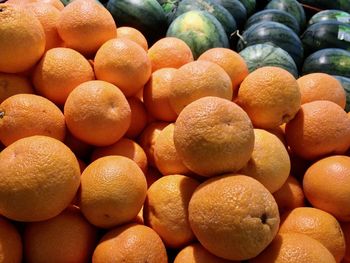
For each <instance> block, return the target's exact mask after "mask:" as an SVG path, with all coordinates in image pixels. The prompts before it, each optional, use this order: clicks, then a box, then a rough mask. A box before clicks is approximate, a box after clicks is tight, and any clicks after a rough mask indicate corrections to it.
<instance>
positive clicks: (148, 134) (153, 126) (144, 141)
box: [138, 121, 169, 167]
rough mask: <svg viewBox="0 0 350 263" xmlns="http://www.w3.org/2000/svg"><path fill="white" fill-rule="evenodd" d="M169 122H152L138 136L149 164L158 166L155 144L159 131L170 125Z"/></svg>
mask: <svg viewBox="0 0 350 263" xmlns="http://www.w3.org/2000/svg"><path fill="white" fill-rule="evenodd" d="M168 124H169V123H168V122H160V121H159V122H151V123H150V124H148V125H147V126H146V128H145V129H144V130H143V132H142V133H141V134H140V136H139V138H138V143H139V144H140V146H141V147H142V149H143V150H144V151H145V153H146V155H147V161H148V164H149V165H151V166H153V167H156V164H155V161H154V145H155V143H156V139H157V137H158V135H159V133H160V132H161V131H162V130H163V129H164V128H165V127H166V126H167V125H168Z"/></svg>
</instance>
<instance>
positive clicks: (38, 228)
mask: <svg viewBox="0 0 350 263" xmlns="http://www.w3.org/2000/svg"><path fill="white" fill-rule="evenodd" d="M23 239H24V244H25V259H26V262H28V263H30V262H33V263H34V262H35V263H40V262H47V260H48V259H51V260H52V261H54V262H62V263H63V262H77V263H78V262H81V263H84V262H88V261H89V259H90V258H91V255H92V252H93V249H94V247H95V244H96V243H97V229H96V228H95V227H93V226H92V225H91V224H89V222H87V221H86V219H85V218H84V217H83V215H82V214H81V212H80V210H79V209H78V208H77V207H75V206H69V207H68V208H67V209H66V210H64V211H63V212H62V213H60V214H59V215H58V216H56V217H54V218H51V219H49V220H45V221H41V222H33V223H28V224H26V225H25V229H24V235H23Z"/></svg>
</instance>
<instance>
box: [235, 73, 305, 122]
mask: <svg viewBox="0 0 350 263" xmlns="http://www.w3.org/2000/svg"><path fill="white" fill-rule="evenodd" d="M237 103H238V104H239V105H240V106H241V107H242V108H243V109H244V110H245V111H246V112H247V113H248V115H249V117H250V119H251V120H252V122H253V124H254V127H259V128H263V129H269V128H276V127H278V126H280V125H281V124H283V123H287V122H288V121H290V120H291V119H293V118H294V116H295V114H296V113H297V112H298V110H299V108H300V104H301V95H300V90H299V86H298V83H297V81H296V79H295V78H294V77H293V75H292V74H290V73H289V72H288V71H287V70H285V69H282V68H279V67H261V68H258V69H256V70H255V71H253V72H251V73H250V74H249V75H248V76H247V77H246V78H245V79H244V80H243V82H242V83H241V85H240V88H239V91H238V96H237Z"/></svg>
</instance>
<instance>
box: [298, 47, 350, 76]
mask: <svg viewBox="0 0 350 263" xmlns="http://www.w3.org/2000/svg"><path fill="white" fill-rule="evenodd" d="M314 72H323V73H327V74H330V75H338V76H343V77H347V78H350V52H349V51H346V50H344V49H340V48H325V49H321V50H319V51H316V52H315V53H312V54H311V55H310V56H308V57H307V58H306V59H305V61H304V64H303V67H302V75H305V74H309V73H314Z"/></svg>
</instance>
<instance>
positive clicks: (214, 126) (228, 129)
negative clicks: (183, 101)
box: [174, 97, 254, 177]
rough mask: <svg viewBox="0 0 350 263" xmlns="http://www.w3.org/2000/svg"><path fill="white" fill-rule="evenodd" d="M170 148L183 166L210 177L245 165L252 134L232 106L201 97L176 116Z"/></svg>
mask: <svg viewBox="0 0 350 263" xmlns="http://www.w3.org/2000/svg"><path fill="white" fill-rule="evenodd" d="M174 144H175V148H176V151H177V153H178V155H179V156H180V158H181V159H182V161H183V163H184V164H185V166H187V167H188V168H189V169H190V170H191V171H193V172H194V173H196V174H199V175H202V176H206V177H210V176H215V175H218V174H222V173H227V172H234V171H238V170H239V169H241V168H243V167H244V165H246V163H247V162H248V161H249V159H250V157H251V155H252V152H253V148H254V130H253V127H252V124H251V121H250V119H249V117H248V115H247V114H246V113H245V112H244V111H243V110H242V108H240V107H239V106H238V105H237V104H235V103H234V102H232V101H229V100H226V99H222V98H218V97H204V98H201V99H198V100H196V101H194V102H192V103H191V104H189V105H188V106H187V107H185V108H184V109H183V110H182V112H181V113H180V115H179V117H178V118H177V120H176V122H175V130H174Z"/></svg>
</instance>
